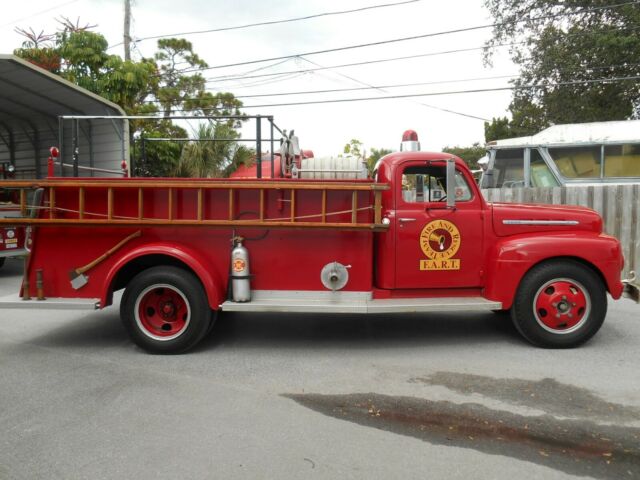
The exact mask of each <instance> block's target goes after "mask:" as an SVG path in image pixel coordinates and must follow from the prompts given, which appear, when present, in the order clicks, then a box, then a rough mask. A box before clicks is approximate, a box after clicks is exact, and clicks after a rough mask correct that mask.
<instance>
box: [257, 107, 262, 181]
mask: <svg viewBox="0 0 640 480" xmlns="http://www.w3.org/2000/svg"><path fill="white" fill-rule="evenodd" d="M261 137H262V117H261V116H260V115H256V162H257V166H258V168H257V177H258V178H262V138H261Z"/></svg>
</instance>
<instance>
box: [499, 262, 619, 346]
mask: <svg viewBox="0 0 640 480" xmlns="http://www.w3.org/2000/svg"><path fill="white" fill-rule="evenodd" d="M606 314H607V291H606V288H605V286H604V284H603V282H602V280H601V279H600V277H599V276H598V275H597V274H596V273H595V272H594V271H593V270H591V269H590V268H589V267H587V266H585V265H583V264H581V263H579V262H576V261H573V260H559V261H552V262H546V263H542V264H540V265H537V266H535V267H533V268H532V269H531V270H530V271H529V272H528V273H527V274H526V275H525V277H524V278H523V279H522V282H520V286H519V287H518V291H517V293H516V298H515V301H514V303H513V306H512V307H511V318H512V320H513V323H514V325H515V327H516V329H517V330H518V331H519V332H520V334H521V335H522V336H523V337H524V338H525V339H527V340H528V341H529V342H530V343H532V344H534V345H537V346H539V347H544V348H572V347H577V346H578V345H581V344H583V343H584V342H586V341H587V340H589V339H590V338H591V337H593V336H594V335H595V334H596V333H597V332H598V330H599V329H600V327H601V326H602V323H603V322H604V318H605V316H606Z"/></svg>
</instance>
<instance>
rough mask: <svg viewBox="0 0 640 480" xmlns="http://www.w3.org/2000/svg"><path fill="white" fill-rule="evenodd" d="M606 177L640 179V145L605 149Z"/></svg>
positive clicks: (614, 146)
mask: <svg viewBox="0 0 640 480" xmlns="http://www.w3.org/2000/svg"><path fill="white" fill-rule="evenodd" d="M604 176H605V177H640V144H638V143H635V144H626V145H607V146H605V147H604Z"/></svg>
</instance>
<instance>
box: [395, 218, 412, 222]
mask: <svg viewBox="0 0 640 480" xmlns="http://www.w3.org/2000/svg"><path fill="white" fill-rule="evenodd" d="M398 221H399V222H400V223H409V222H415V221H416V219H415V218H398Z"/></svg>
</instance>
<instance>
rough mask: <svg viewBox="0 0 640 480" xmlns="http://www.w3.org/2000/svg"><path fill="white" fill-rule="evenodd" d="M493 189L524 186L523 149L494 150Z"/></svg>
mask: <svg viewBox="0 0 640 480" xmlns="http://www.w3.org/2000/svg"><path fill="white" fill-rule="evenodd" d="M493 178H494V179H495V182H496V183H495V185H494V186H495V187H496V188H499V187H507V188H511V187H523V186H524V149H523V148H517V149H509V150H496V159H495V161H494V163H493Z"/></svg>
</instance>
